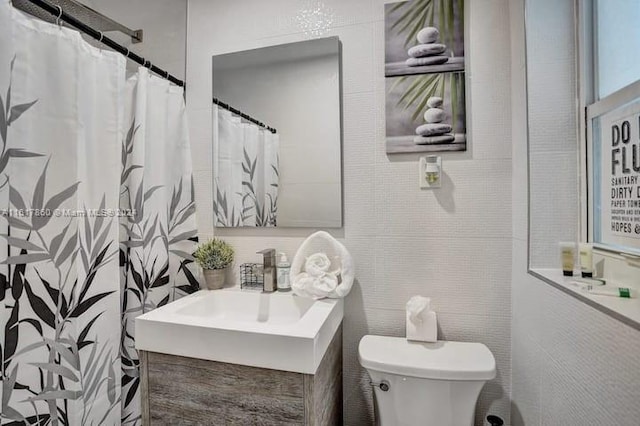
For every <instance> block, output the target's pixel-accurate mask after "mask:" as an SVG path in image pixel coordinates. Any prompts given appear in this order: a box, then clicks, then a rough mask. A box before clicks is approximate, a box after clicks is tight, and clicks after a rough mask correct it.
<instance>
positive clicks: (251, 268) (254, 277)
mask: <svg viewBox="0 0 640 426" xmlns="http://www.w3.org/2000/svg"><path fill="white" fill-rule="evenodd" d="M263 286H264V269H263V266H262V264H260V263H243V264H242V265H240V288H241V289H250V290H262V288H263Z"/></svg>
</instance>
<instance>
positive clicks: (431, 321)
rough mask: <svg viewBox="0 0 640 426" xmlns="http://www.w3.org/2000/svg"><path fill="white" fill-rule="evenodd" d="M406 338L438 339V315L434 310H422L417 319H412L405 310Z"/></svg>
mask: <svg viewBox="0 0 640 426" xmlns="http://www.w3.org/2000/svg"><path fill="white" fill-rule="evenodd" d="M406 321H407V340H413V341H417V342H437V341H438V317H437V315H436V313H435V312H433V311H428V312H422V313H421V314H420V315H419V317H418V320H417V321H412V320H411V318H410V314H409V312H407V319H406Z"/></svg>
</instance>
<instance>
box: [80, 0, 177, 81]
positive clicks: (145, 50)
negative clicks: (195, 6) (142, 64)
mask: <svg viewBox="0 0 640 426" xmlns="http://www.w3.org/2000/svg"><path fill="white" fill-rule="evenodd" d="M84 3H86V4H87V5H89V6H90V7H92V8H93V9H95V10H97V11H98V12H100V13H103V14H105V15H106V16H108V17H109V18H111V19H113V20H115V21H117V22H120V23H121V24H123V25H125V26H127V27H129V28H131V29H132V30H137V29H140V28H142V29H143V30H144V37H143V41H142V43H136V44H133V43H131V38H130V37H126V36H124V35H122V33H117V32H109V33H105V35H107V36H109V37H111V38H113V39H114V40H116V41H117V42H118V43H121V44H122V45H124V46H125V47H127V48H129V49H131V51H132V52H135V53H137V54H138V55H140V56H142V57H144V58H145V59H148V60H150V61H151V62H152V63H153V64H154V65H156V66H158V67H160V68H162V69H164V70H166V71H169V73H170V74H172V75H174V76H175V77H177V78H180V79H184V75H185V46H186V36H187V0H87V1H84ZM137 67H138V64H136V63H135V62H131V61H128V62H127V69H128V70H129V71H134V70H136V69H137Z"/></svg>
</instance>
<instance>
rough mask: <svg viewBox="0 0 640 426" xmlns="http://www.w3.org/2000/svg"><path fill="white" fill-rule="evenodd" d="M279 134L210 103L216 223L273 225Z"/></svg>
mask: <svg viewBox="0 0 640 426" xmlns="http://www.w3.org/2000/svg"><path fill="white" fill-rule="evenodd" d="M279 145H280V138H279V136H278V135H277V134H273V133H271V132H269V131H267V130H265V129H263V128H260V127H258V126H256V125H255V124H252V123H245V122H242V121H241V120H240V118H239V117H236V116H234V115H232V114H231V113H230V112H229V111H227V110H225V109H223V108H220V107H218V106H215V105H214V107H213V150H214V173H215V175H214V186H215V198H214V201H213V210H214V214H215V222H216V226H220V227H239V226H265V227H266V226H277V219H278V218H277V216H278V186H279V178H280V177H279V164H278V151H279Z"/></svg>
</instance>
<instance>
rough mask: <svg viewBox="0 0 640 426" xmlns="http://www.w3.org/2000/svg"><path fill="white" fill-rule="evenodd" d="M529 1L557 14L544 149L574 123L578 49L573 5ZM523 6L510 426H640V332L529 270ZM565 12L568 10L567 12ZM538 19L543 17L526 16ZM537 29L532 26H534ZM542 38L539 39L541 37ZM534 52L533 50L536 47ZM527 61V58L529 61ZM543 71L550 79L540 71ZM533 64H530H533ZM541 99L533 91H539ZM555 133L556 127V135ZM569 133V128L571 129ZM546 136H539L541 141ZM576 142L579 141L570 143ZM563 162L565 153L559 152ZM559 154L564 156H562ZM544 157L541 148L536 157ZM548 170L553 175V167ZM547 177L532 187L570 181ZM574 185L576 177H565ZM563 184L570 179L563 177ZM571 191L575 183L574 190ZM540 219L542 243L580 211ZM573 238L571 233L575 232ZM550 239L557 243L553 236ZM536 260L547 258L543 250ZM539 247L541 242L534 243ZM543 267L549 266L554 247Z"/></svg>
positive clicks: (572, 160)
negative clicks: (539, 277)
mask: <svg viewBox="0 0 640 426" xmlns="http://www.w3.org/2000/svg"><path fill="white" fill-rule="evenodd" d="M528 1H532V2H533V3H532V4H535V5H536V7H539V6H541V9H542V10H545V9H546V10H547V11H549V10H550V11H552V12H553V13H551V14H547V15H545V16H546V18H545V19H544V20H542V21H540V23H542V24H543V25H546V26H547V27H546V28H542V29H540V28H538V31H537V32H536V33H535V34H536V35H535V36H536V38H537V37H540V38H543V36H544V38H545V39H546V40H547V42H546V45H547V47H549V46H553V48H548V50H547V51H546V52H544V55H543V57H544V58H545V59H544V62H543V61H539V60H536V63H534V64H530V65H534V66H535V67H537V72H538V75H537V79H535V81H536V84H539V85H540V86H537V87H535V88H529V94H530V95H531V94H532V91H533V90H535V91H541V93H537V96H544V95H545V94H548V95H549V99H550V100H553V102H548V104H547V106H548V110H547V111H546V113H539V114H532V115H531V117H530V118H531V124H530V125H531V128H532V135H539V134H540V132H544V131H545V129H546V131H547V133H546V135H547V141H546V142H547V147H549V146H552V145H553V144H554V143H557V144H558V146H559V147H561V146H563V142H564V141H563V140H562V138H563V137H565V136H567V135H566V133H565V132H566V131H567V130H562V127H561V126H563V125H567V124H568V123H571V122H572V121H573V120H574V117H575V109H574V108H575V101H574V99H575V98H574V96H575V93H574V92H573V88H574V82H575V81H574V75H575V74H573V72H572V71H571V70H572V69H573V61H575V55H574V52H575V45H574V43H575V42H574V40H573V37H572V31H573V16H574V15H573V13H574V11H573V8H572V7H571V6H572V5H573V2H569V1H567V2H556V1H547V0H544V1H543V2H542V3H541V2H540V0H538V1H533V0H528ZM523 3H524V0H512V2H511V4H510V6H511V35H512V71H513V74H512V82H513V90H512V100H513V102H512V104H513V127H512V128H513V171H514V173H513V272H512V275H513V287H512V309H511V310H512V313H513V318H512V332H511V336H512V352H511V353H512V355H511V358H512V400H513V402H512V413H511V420H512V424H513V425H514V426H515V425H527V426H535V425H620V426H632V425H637V424H638V419H639V418H640V386H638V383H640V369H639V368H638V363H637V358H638V354H640V332H638V331H636V330H634V329H632V328H630V327H628V326H626V325H624V324H622V323H620V322H619V321H616V320H614V319H612V318H610V317H609V316H606V315H605V314H603V313H601V312H599V311H597V310H596V309H594V308H592V307H590V306H587V305H585V304H584V303H582V302H580V301H578V300H576V299H575V298H573V297H571V296H568V295H567V294H565V293H563V292H561V291H559V290H557V289H555V288H553V287H551V286H550V285H548V284H546V283H544V282H542V281H540V280H538V279H536V278H534V277H533V276H531V275H528V274H527V229H528V226H527V184H528V181H527V173H526V170H527V146H526V144H527V134H526V125H527V116H526V94H525V87H526V86H525V58H524V55H525V53H524V51H525V49H524V7H523ZM567 6H569V7H567ZM536 16H537V17H538V18H540V15H535V14H532V15H528V17H529V19H533V17H536ZM530 25H533V27H534V28H535V27H536V25H535V24H534V23H531V22H527V27H528V28H530ZM538 41H539V39H538ZM534 52H535V50H534ZM530 59H531V58H530ZM542 65H546V67H547V68H546V69H547V71H548V72H547V73H546V74H545V73H541V68H540V67H541V66H542ZM535 67H534V68H535ZM534 95H535V93H534ZM553 129H556V130H557V131H554V130H553ZM568 131H569V132H572V131H573V130H572V129H568ZM538 140H540V139H538ZM574 140H575V139H574ZM559 151H560V152H559V153H558V154H559V155H560V156H562V155H563V153H562V150H561V149H560V150H559ZM556 152H558V150H557V151H556ZM538 153H539V152H538ZM538 153H535V155H533V156H532V157H531V159H532V161H533V162H534V164H533V167H534V168H538V169H539V170H544V168H545V167H547V166H546V165H545V164H540V163H539V162H540V161H548V156H547V158H544V159H542V160H541V158H540V156H539V155H538ZM564 158H565V160H564V161H565V164H567V166H568V167H566V169H565V168H557V167H556V168H555V170H556V171H557V170H565V171H567V170H568V171H570V172H571V173H573V172H572V171H573V170H576V169H577V165H576V161H577V157H575V156H573V157H571V155H569V154H567V155H565V157H564ZM548 170H550V171H552V170H554V169H552V168H549V169H548ZM550 174H551V176H550V177H551V180H549V179H547V180H544V181H538V180H535V181H532V185H534V186H535V185H544V184H547V185H549V184H551V185H552V186H547V188H549V190H550V191H553V188H556V185H555V183H556V182H558V181H560V180H565V179H566V178H567V176H565V177H562V176H558V175H557V174H552V173H550ZM568 178H569V181H570V182H571V179H575V175H573V176H568ZM565 182H566V180H565ZM570 185H573V184H570ZM542 208H544V209H548V210H549V211H550V212H556V213H557V214H549V215H546V216H540V215H538V222H537V226H538V228H537V230H533V231H532V232H533V233H534V234H535V233H541V235H540V237H542V238H536V239H535V240H536V241H545V239H546V240H547V241H551V240H552V238H554V237H555V236H554V235H553V234H554V233H555V232H560V231H561V229H562V228H563V226H564V227H567V226H569V227H571V222H570V221H568V218H571V217H574V218H576V217H577V211H576V207H575V205H571V204H567V203H561V202H556V203H552V202H550V201H547V204H538V205H537V206H535V205H534V206H533V207H532V209H533V210H532V212H533V213H534V214H539V213H540V212H541V209H542ZM570 235H571V234H570ZM549 237H551V239H550V238H549ZM535 247H536V246H534V250H533V251H532V253H538V254H537V255H538V256H539V259H544V255H543V253H542V252H541V251H536V250H537V249H536V248H535ZM537 247H540V246H537ZM550 251H552V253H550V254H549V255H548V256H549V257H547V258H546V260H543V261H548V262H551V261H552V257H553V256H556V255H557V250H555V248H554V249H553V250H550Z"/></svg>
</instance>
